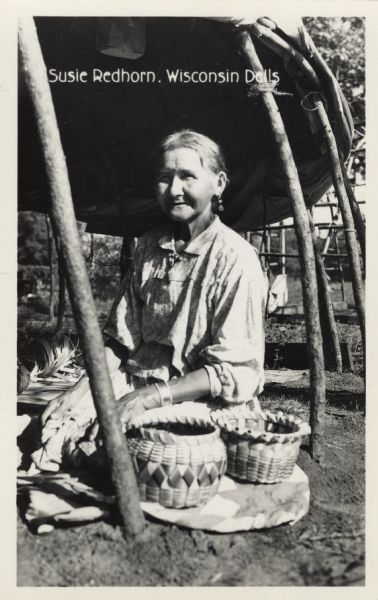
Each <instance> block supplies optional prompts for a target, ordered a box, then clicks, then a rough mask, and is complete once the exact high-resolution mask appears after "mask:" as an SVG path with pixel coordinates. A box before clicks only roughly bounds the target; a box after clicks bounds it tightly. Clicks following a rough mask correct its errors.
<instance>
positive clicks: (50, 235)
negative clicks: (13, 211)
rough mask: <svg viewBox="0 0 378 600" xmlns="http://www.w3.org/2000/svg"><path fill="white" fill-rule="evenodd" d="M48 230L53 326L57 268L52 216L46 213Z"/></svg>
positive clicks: (50, 301)
mask: <svg viewBox="0 0 378 600" xmlns="http://www.w3.org/2000/svg"><path fill="white" fill-rule="evenodd" d="M46 231H47V252H48V257H49V271H50V298H49V321H50V325H51V326H52V325H53V323H54V318H55V317H54V309H55V269H54V244H53V233H52V228H51V223H50V217H49V216H48V215H46Z"/></svg>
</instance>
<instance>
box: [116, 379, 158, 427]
mask: <svg viewBox="0 0 378 600" xmlns="http://www.w3.org/2000/svg"><path fill="white" fill-rule="evenodd" d="M118 404H119V408H118V413H119V417H120V419H121V421H122V422H123V423H127V422H128V421H130V420H131V419H133V418H135V417H139V416H140V415H142V414H143V413H144V412H145V411H146V410H150V409H151V408H157V407H159V406H160V397H159V394H158V391H157V389H156V387H155V386H152V385H149V386H147V387H144V388H140V389H138V390H135V391H134V392H130V394H126V396H123V398H121V399H120V400H119V403H118Z"/></svg>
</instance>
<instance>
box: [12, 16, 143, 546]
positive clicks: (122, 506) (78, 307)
mask: <svg viewBox="0 0 378 600" xmlns="http://www.w3.org/2000/svg"><path fill="white" fill-rule="evenodd" d="M19 44H20V51H21V60H22V65H23V68H24V72H25V78H26V82H27V85H28V88H29V91H30V95H31V98H32V101H33V105H34V109H35V114H36V117H37V124H38V130H39V135H40V138H41V142H42V147H43V152H44V157H45V161H46V170H47V176H48V181H49V186H50V193H51V203H52V206H51V218H52V219H53V220H54V224H55V227H56V230H57V232H58V235H59V239H60V243H61V250H62V256H63V260H64V263H65V267H66V273H67V284H68V290H69V294H70V298H71V304H72V309H73V312H74V316H75V321H76V325H77V329H78V332H79V336H80V340H81V345H82V349H83V353H84V357H85V362H86V367H87V372H88V375H89V381H90V386H91V391H92V395H93V399H94V403H95V406H96V410H97V414H98V418H99V422H100V426H101V429H102V434H103V439H104V444H105V449H106V452H107V456H108V460H109V464H110V468H111V473H112V478H113V483H114V487H115V493H116V497H117V501H118V507H119V511H120V513H121V517H122V520H123V523H124V527H125V529H126V532H127V533H130V534H137V533H139V532H141V531H142V529H143V527H144V517H143V513H142V510H141V507H140V502H139V494H138V488H137V485H136V479H135V474H134V470H133V465H132V462H131V459H130V455H129V452H128V448H127V444H126V439H125V436H124V434H123V433H122V429H121V423H120V420H119V418H118V414H117V408H116V403H115V400H114V394H113V389H112V385H111V381H110V377H109V372H108V369H107V365H106V359H105V352H104V346H103V340H102V335H101V331H100V328H99V325H98V322H97V316H96V309H95V304H94V301H93V297H92V292H91V287H90V283H89V279H88V274H87V270H86V268H85V263H84V259H83V256H82V251H81V245H80V240H79V235H78V230H77V225H76V220H75V214H74V210H73V204H72V198H71V190H70V185H69V179H68V173H67V166H66V162H65V158H64V154H63V149H62V145H61V140H60V135H59V130H58V125H57V122H56V116H55V112H54V106H53V102H52V98H51V92H50V88H49V84H48V81H47V73H46V67H45V65H44V62H43V57H42V53H41V49H40V46H39V41H38V36H37V32H36V28H35V25H34V21H33V19H32V18H29V17H25V18H23V19H20V21H19Z"/></svg>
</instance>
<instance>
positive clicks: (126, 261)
mask: <svg viewBox="0 0 378 600" xmlns="http://www.w3.org/2000/svg"><path fill="white" fill-rule="evenodd" d="M136 245H137V238H129V237H124V238H123V240H122V247H121V252H120V257H119V268H120V275H121V281H122V279H123V278H124V277H125V276H126V274H127V272H128V270H129V268H130V265H131V261H132V259H133V256H134V252H135V249H136Z"/></svg>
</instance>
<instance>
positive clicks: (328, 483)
mask: <svg viewBox="0 0 378 600" xmlns="http://www.w3.org/2000/svg"><path fill="white" fill-rule="evenodd" d="M283 408H284V407H283ZM364 455H365V439H364V415H363V414H362V412H361V411H358V410H345V409H340V408H333V407H332V406H328V408H327V424H326V436H325V465H324V466H319V465H318V464H317V463H315V462H314V461H313V460H312V459H311V458H310V456H309V454H308V452H307V450H306V448H303V449H302V450H301V452H300V458H299V464H300V466H301V467H302V468H303V469H304V471H305V472H306V473H307V475H308V476H309V479H310V489H311V505H310V511H309V513H308V515H307V516H306V517H304V518H303V519H302V520H301V521H299V522H298V523H297V524H295V525H294V526H292V527H290V526H288V525H285V526H281V527H278V528H276V529H270V530H263V531H251V532H246V533H235V534H209V533H205V532H202V531H191V530H186V529H180V528H178V527H176V526H172V525H169V524H161V523H158V522H157V521H152V520H149V521H148V525H147V528H146V530H145V532H144V534H143V536H142V539H141V540H139V541H138V542H136V541H135V540H132V539H128V540H126V541H125V540H124V538H123V536H122V531H121V528H120V527H119V525H117V524H116V523H104V522H98V523H92V524H89V525H84V526H80V527H75V528H68V529H56V530H55V531H53V532H52V533H50V534H48V535H45V536H37V535H34V534H33V533H31V532H30V531H29V530H28V529H27V527H26V525H25V524H24V522H23V521H22V518H21V516H19V519H18V585H19V586H352V585H357V586H361V585H364V495H365V489H364V481H365V475H364ZM21 512H22V511H20V513H21Z"/></svg>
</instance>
